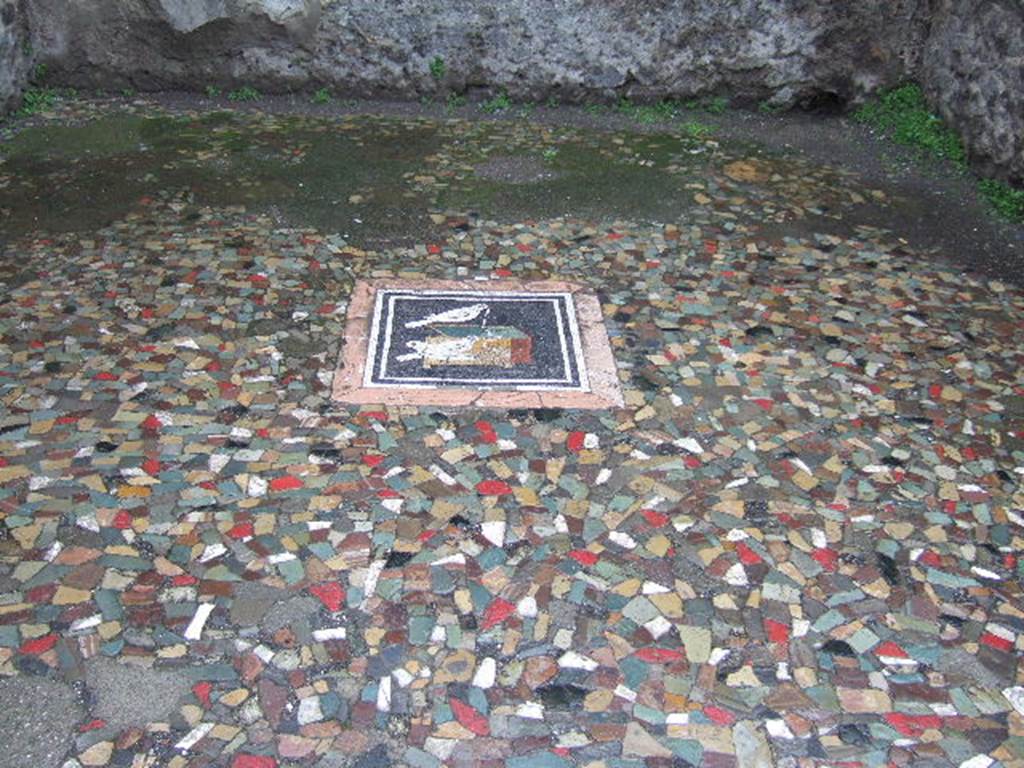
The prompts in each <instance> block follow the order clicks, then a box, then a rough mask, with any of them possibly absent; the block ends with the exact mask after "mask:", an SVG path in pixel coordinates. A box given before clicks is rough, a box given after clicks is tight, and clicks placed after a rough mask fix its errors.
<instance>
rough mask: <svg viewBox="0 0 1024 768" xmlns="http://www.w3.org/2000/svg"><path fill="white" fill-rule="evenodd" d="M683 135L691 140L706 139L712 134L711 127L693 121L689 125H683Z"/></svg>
mask: <svg viewBox="0 0 1024 768" xmlns="http://www.w3.org/2000/svg"><path fill="white" fill-rule="evenodd" d="M683 133H684V134H685V135H686V136H688V137H689V138H691V139H698V140H701V139H706V138H707V137H708V136H710V135H711V134H712V130H711V126H710V125H705V124H704V123H698V122H697V121H696V120H691V121H690V122H688V123H683Z"/></svg>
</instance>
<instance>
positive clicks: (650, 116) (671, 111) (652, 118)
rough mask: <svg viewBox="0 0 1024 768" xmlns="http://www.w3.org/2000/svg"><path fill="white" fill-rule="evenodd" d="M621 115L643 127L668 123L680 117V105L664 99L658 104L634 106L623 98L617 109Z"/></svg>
mask: <svg viewBox="0 0 1024 768" xmlns="http://www.w3.org/2000/svg"><path fill="white" fill-rule="evenodd" d="M616 108H617V109H618V111H619V112H620V113H622V114H623V115H625V116H627V117H630V118H632V119H633V120H635V121H636V122H638V123H641V124H643V125H651V124H652V123H660V122H668V121H670V120H674V119H675V118H676V117H677V116H678V115H679V108H678V105H677V104H676V103H675V102H674V101H672V100H670V99H664V100H662V101H659V102H658V103H657V104H633V103H632V102H631V101H630V100H629V99H626V98H622V99H620V100H619V103H618V106H617V107H616Z"/></svg>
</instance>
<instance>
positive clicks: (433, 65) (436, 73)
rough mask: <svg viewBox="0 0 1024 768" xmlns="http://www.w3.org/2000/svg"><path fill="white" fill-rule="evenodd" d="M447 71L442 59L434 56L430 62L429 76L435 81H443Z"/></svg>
mask: <svg viewBox="0 0 1024 768" xmlns="http://www.w3.org/2000/svg"><path fill="white" fill-rule="evenodd" d="M447 71H448V67H447V66H445V63H444V59H442V58H441V57H440V56H435V57H434V58H433V59H431V60H430V74H431V76H432V77H433V78H434V79H435V80H444V75H445V73H446V72H447Z"/></svg>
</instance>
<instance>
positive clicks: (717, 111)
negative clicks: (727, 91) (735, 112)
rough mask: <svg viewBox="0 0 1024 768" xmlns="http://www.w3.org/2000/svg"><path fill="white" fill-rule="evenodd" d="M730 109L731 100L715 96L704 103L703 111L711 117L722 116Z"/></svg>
mask: <svg viewBox="0 0 1024 768" xmlns="http://www.w3.org/2000/svg"><path fill="white" fill-rule="evenodd" d="M728 108H729V100H728V99H727V98H725V96H714V97H712V98H710V99H706V100H705V101H704V105H703V109H704V111H705V112H707V113H708V114H709V115H721V114H722V113H724V112H725V110H727V109H728Z"/></svg>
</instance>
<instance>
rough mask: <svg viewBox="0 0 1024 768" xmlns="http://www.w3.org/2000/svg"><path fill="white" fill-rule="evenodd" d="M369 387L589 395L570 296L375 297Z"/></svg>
mask: <svg viewBox="0 0 1024 768" xmlns="http://www.w3.org/2000/svg"><path fill="white" fill-rule="evenodd" d="M367 358H368V365H367V366H366V371H365V377H364V382H363V383H364V385H365V386H367V387H386V386H395V385H398V386H436V387H503V388H504V387H508V388H514V389H563V390H576V391H583V390H585V389H586V386H587V378H586V376H587V374H586V364H585V362H584V359H583V355H582V349H581V344H580V336H579V329H578V327H577V324H576V310H575V307H574V305H573V299H572V295H571V294H569V293H540V292H530V293H526V292H505V291H472V290H461V291H414V290H400V289H382V290H379V291H378V292H377V295H376V301H375V306H374V314H373V324H372V327H371V333H370V343H369V352H368V355H367Z"/></svg>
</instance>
